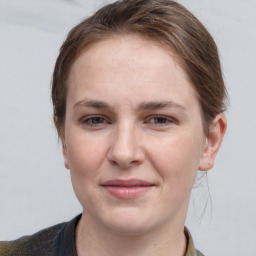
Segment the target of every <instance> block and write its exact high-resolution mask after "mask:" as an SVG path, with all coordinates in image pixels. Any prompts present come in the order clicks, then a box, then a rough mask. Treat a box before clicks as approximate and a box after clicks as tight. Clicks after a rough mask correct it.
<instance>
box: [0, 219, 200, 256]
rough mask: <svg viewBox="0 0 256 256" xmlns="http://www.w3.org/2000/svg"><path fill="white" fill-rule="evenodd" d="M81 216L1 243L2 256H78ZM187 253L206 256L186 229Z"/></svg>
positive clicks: (192, 255) (187, 254) (0, 255)
mask: <svg viewBox="0 0 256 256" xmlns="http://www.w3.org/2000/svg"><path fill="white" fill-rule="evenodd" d="M80 218H81V214H80V215H78V216H77V217H75V218H74V219H73V220H71V221H70V222H65V223H61V224H58V225H56V226H53V227H50V228H47V229H44V230H42V231H39V232H37V233H36V234H34V235H32V236H24V237H21V238H19V239H17V240H14V241H10V242H0V256H77V253H76V248H75V229H76V225H77V223H78V221H79V219H80ZM185 235H186V238H187V241H188V243H187V253H186V255H185V256H204V255H203V254H202V253H201V252H199V251H197V250H196V249H195V248H194V244H193V240H192V237H191V235H190V233H189V231H188V230H187V229H186V228H185Z"/></svg>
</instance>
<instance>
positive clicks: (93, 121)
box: [81, 115, 177, 128]
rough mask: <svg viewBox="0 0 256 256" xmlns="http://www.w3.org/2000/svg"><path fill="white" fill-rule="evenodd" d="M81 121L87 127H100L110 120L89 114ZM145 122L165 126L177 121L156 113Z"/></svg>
mask: <svg viewBox="0 0 256 256" xmlns="http://www.w3.org/2000/svg"><path fill="white" fill-rule="evenodd" d="M81 123H82V124H84V125H86V126H89V127H95V128H97V127H101V126H102V125H105V124H111V122H110V121H108V120H107V119H106V118H105V117H103V116H89V117H86V118H84V119H82V120H81ZM145 123H149V124H150V125H156V126H158V127H159V126H167V125H171V124H174V123H177V121H176V120H175V119H174V118H171V117H166V116H161V115H159V116H158V115H156V116H150V117H149V118H147V119H146V121H145Z"/></svg>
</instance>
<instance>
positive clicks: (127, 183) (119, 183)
mask: <svg viewBox="0 0 256 256" xmlns="http://www.w3.org/2000/svg"><path fill="white" fill-rule="evenodd" d="M101 185H102V186H116V187H140V186H154V185H155V184H154V183H152V182H148V181H145V180H140V179H128V180H121V179H113V180H108V181H106V182H103V183H102V184H101Z"/></svg>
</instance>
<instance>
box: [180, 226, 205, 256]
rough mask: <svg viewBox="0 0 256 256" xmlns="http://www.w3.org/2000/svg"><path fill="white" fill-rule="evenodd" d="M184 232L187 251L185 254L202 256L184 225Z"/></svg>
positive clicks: (187, 255)
mask: <svg viewBox="0 0 256 256" xmlns="http://www.w3.org/2000/svg"><path fill="white" fill-rule="evenodd" d="M184 233H185V236H186V238H187V252H186V254H185V256H204V255H203V254H202V253H201V252H200V251H198V250H197V249H196V248H195V246H194V242H193V239H192V236H191V234H190V232H189V231H188V229H187V228H186V227H185V229H184Z"/></svg>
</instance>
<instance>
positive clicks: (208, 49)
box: [52, 0, 226, 134]
mask: <svg viewBox="0 0 256 256" xmlns="http://www.w3.org/2000/svg"><path fill="white" fill-rule="evenodd" d="M129 33H133V34H137V35H139V36H142V37H144V38H146V39H147V40H153V41H155V42H157V43H159V44H161V45H162V46H163V47H166V48H168V49H170V51H171V52H173V53H174V54H175V55H176V56H177V60H178V61H179V63H180V64H181V65H182V67H183V68H184V70H185V71H186V73H187V75H188V78H189V79H190V81H191V82H192V84H193V86H194V88H195V91H196V93H197V95H198V98H199V101H200V104H201V108H202V116H203V122H204V131H205V134H207V133H208V128H209V125H210V124H211V122H212V120H213V119H214V117H215V116H216V115H217V114H218V113H220V112H223V111H224V110H225V103H224V100H225V97H226V89H225V85H224V82H223V77H222V72H221V65H220V60H219V56H218V50H217V46H216V44H215V42H214V40H213V38H212V37H211V35H210V34H209V32H208V31H207V30H206V28H205V27H204V26H203V25H202V24H201V23H200V22H199V21H198V20H197V19H196V18H195V17H194V15H193V14H191V13H190V12H189V11H188V10H187V9H185V8H184V7H183V6H181V5H180V4H178V3H176V2H174V1H171V0H123V1H117V2H115V3H112V4H109V5H106V6H104V7H103V8H101V9H100V10H98V11H97V12H96V13H95V14H94V15H92V16H91V17H89V18H87V19H85V20H83V21H82V22H81V23H80V24H78V25H77V26H75V27H74V28H73V29H72V30H71V31H70V32H69V34H68V36H67V38H66V40H65V42H64V43H63V45H62V47H61V49H60V53H59V56H58V58H57V61H56V65H55V69H54V73H53V79H52V101H53V107H54V119H55V123H56V126H57V127H58V131H60V130H62V129H63V128H64V121H65V112H66V97H67V91H68V76H69V72H70V68H71V66H72V64H73V63H74V61H75V59H76V58H77V56H78V55H79V54H80V52H81V51H82V50H83V49H84V48H85V47H87V46H89V45H90V44H93V43H95V42H97V41H100V40H103V39H106V38H108V37H111V36H113V35H115V34H118V35H122V34H129Z"/></svg>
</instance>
